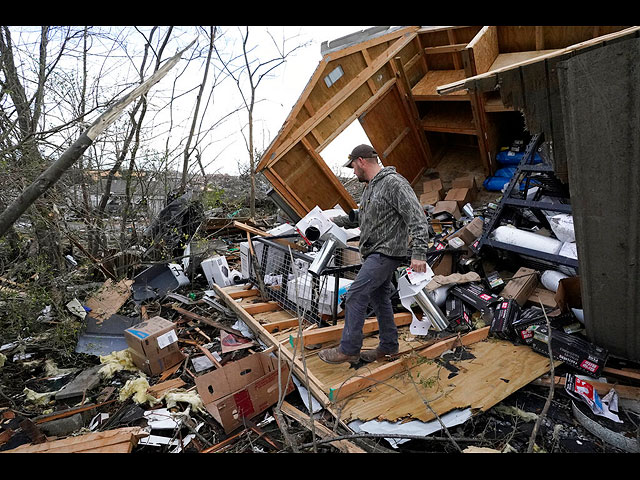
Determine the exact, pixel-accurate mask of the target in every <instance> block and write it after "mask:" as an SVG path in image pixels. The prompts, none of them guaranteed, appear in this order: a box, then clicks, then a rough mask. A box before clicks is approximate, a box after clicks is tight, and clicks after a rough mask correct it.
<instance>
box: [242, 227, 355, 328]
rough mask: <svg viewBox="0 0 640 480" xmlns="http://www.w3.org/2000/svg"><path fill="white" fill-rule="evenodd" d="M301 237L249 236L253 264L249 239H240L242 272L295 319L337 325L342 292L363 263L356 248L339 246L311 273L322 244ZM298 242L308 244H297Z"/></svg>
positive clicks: (342, 296) (288, 235)
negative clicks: (241, 240)
mask: <svg viewBox="0 0 640 480" xmlns="http://www.w3.org/2000/svg"><path fill="white" fill-rule="evenodd" d="M301 239H302V237H301V236H300V235H299V234H297V233H296V234H287V235H278V236H271V237H256V238H254V239H253V240H252V246H253V250H254V252H255V262H254V261H252V258H251V251H250V248H249V242H243V243H241V245H240V254H241V259H242V276H243V277H244V278H248V279H249V281H250V282H251V283H252V284H253V285H255V286H257V287H258V288H260V289H261V290H263V293H264V294H265V296H266V297H267V300H272V301H275V302H277V303H278V304H279V305H280V306H281V307H282V309H283V310H286V311H288V312H290V313H292V314H293V315H295V316H297V317H298V318H300V319H304V320H306V321H307V322H309V323H315V324H318V325H321V324H327V323H331V324H334V325H335V323H336V321H337V319H338V317H339V316H340V314H341V313H342V306H341V304H342V301H343V300H344V296H345V295H346V292H347V291H348V289H349V286H350V285H351V283H352V282H353V280H354V279H355V276H356V274H357V272H358V270H359V269H360V267H361V261H360V254H359V251H358V248H357V247H356V246H355V245H348V246H347V247H346V248H337V249H336V250H335V251H334V253H333V256H332V259H331V261H330V262H329V263H328V265H327V267H326V268H325V269H324V270H323V271H322V272H319V275H314V274H311V273H310V272H309V266H310V265H311V264H312V262H313V260H314V258H315V255H316V254H317V252H318V250H319V248H318V247H321V246H322V243H321V242H320V241H318V242H315V243H314V244H313V245H307V244H306V243H304V241H303V242H298V240H301ZM300 243H302V244H305V245H307V246H306V247H300V246H299V244H300ZM254 264H257V269H256V268H254Z"/></svg>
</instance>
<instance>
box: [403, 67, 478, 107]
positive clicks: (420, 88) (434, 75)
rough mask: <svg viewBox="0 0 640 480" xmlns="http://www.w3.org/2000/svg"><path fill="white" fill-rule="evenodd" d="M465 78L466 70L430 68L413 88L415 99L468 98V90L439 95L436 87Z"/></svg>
mask: <svg viewBox="0 0 640 480" xmlns="http://www.w3.org/2000/svg"><path fill="white" fill-rule="evenodd" d="M463 78H465V72H464V70H429V71H428V72H427V73H426V75H425V76H424V77H422V78H421V79H420V81H419V82H418V83H416V84H415V85H414V86H413V88H412V89H411V93H412V95H413V99H414V100H417V101H420V100H436V101H440V100H468V95H467V92H464V91H460V92H456V95H446V96H444V97H443V96H442V95H439V94H438V92H437V91H436V88H437V87H438V86H440V85H446V84H447V83H453V82H457V81H458V80H462V79H463Z"/></svg>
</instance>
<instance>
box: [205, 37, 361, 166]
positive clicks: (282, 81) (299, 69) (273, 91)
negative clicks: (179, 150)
mask: <svg viewBox="0 0 640 480" xmlns="http://www.w3.org/2000/svg"><path fill="white" fill-rule="evenodd" d="M252 28H254V29H257V28H260V27H252ZM366 28H369V27H368V26H285V27H269V29H270V30H271V31H272V32H273V33H274V34H275V35H277V34H278V33H279V32H280V31H282V32H283V33H284V36H285V38H290V37H291V38H292V37H294V36H296V35H300V37H299V39H296V40H294V41H293V42H292V43H296V42H298V43H303V42H306V41H310V43H309V45H308V46H306V47H304V48H303V49H299V50H297V51H296V52H294V54H293V55H292V56H290V57H288V59H287V62H286V63H285V64H284V65H282V66H280V67H279V68H278V69H277V70H276V71H275V72H274V78H272V79H269V81H268V82H267V83H264V85H263V86H261V87H260V90H259V92H258V95H259V98H261V99H262V101H261V103H260V105H259V107H257V121H256V122H255V123H256V129H257V130H259V132H258V133H259V134H260V135H261V138H259V139H257V140H256V143H257V146H258V147H259V149H266V148H267V147H268V146H269V144H270V142H271V141H272V140H273V138H275V136H276V135H277V134H278V131H279V130H280V127H281V126H282V124H283V123H284V121H285V119H286V117H287V116H288V115H289V113H290V112H291V109H292V108H293V106H294V105H295V103H296V101H297V100H298V98H299V97H300V95H301V94H302V91H303V90H304V88H305V87H306V85H307V83H308V82H309V80H310V78H311V76H312V75H313V72H314V71H315V69H316V67H317V66H318V63H319V62H320V60H321V59H322V55H321V53H320V46H321V44H322V42H323V41H327V40H335V39H337V38H340V37H342V36H345V35H348V34H351V33H354V32H357V31H360V30H363V29H366ZM245 121H246V120H245V118H244V116H241V117H240V118H238V119H237V120H236V122H235V125H236V126H237V127H238V128H239V127H240V125H241V124H242V122H245ZM262 129H264V132H262V131H261V130H262ZM262 133H264V136H263V137H262ZM364 142H368V140H367V137H366V135H365V134H364V132H363V130H362V128H361V127H360V124H359V123H358V122H357V121H355V122H353V123H352V124H351V126H350V127H349V128H347V129H346V130H345V131H344V132H342V134H341V135H340V136H339V137H337V138H336V139H335V140H334V141H333V142H332V143H331V144H330V145H329V146H327V147H326V148H325V149H324V150H323V151H322V152H321V156H322V157H323V158H324V159H325V161H326V162H327V164H328V165H329V167H331V168H332V169H333V170H334V171H335V168H336V167H337V166H340V165H342V164H344V162H345V161H346V157H347V154H348V153H349V151H351V149H352V148H353V147H354V146H355V145H358V144H360V143H364ZM246 155H247V154H246V147H245V145H244V140H243V138H242V136H241V135H240V134H239V132H238V133H237V135H236V136H235V138H234V140H233V146H230V147H229V148H227V149H226V150H225V153H224V154H223V155H222V156H221V157H220V159H219V160H217V161H216V163H215V165H214V167H215V169H216V170H217V169H218V168H220V169H221V171H223V172H225V173H231V174H236V173H237V172H238V168H237V161H236V160H235V158H237V157H246ZM344 173H348V172H344Z"/></svg>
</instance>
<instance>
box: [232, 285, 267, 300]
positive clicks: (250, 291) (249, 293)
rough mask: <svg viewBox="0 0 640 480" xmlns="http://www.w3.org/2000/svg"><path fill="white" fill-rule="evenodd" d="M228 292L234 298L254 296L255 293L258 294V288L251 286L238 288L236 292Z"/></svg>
mask: <svg viewBox="0 0 640 480" xmlns="http://www.w3.org/2000/svg"><path fill="white" fill-rule="evenodd" d="M228 294H229V296H230V297H231V298H233V299H234V300H235V299H238V298H248V297H255V296H257V295H260V290H258V289H257V288H251V289H248V290H240V291H237V292H228Z"/></svg>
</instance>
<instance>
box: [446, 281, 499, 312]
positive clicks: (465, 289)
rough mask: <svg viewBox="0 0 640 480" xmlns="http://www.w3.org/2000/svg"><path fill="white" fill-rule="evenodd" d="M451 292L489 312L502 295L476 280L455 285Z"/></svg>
mask: <svg viewBox="0 0 640 480" xmlns="http://www.w3.org/2000/svg"><path fill="white" fill-rule="evenodd" d="M449 293H450V294H452V295H455V296H456V297H458V298H459V299H461V300H462V301H463V302H465V303H466V304H467V305H469V306H471V307H473V308H475V309H476V310H479V311H480V312H483V313H486V312H489V310H490V309H491V308H492V306H493V305H494V304H496V303H498V302H499V301H500V297H498V296H497V295H494V294H493V293H491V292H490V291H489V290H486V289H485V288H484V287H483V286H482V285H480V284H479V283H475V282H470V283H463V284H460V285H455V286H453V287H452V288H451V289H450V290H449Z"/></svg>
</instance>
